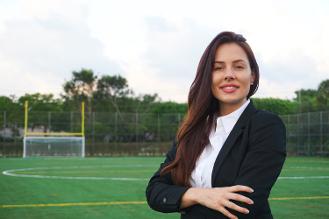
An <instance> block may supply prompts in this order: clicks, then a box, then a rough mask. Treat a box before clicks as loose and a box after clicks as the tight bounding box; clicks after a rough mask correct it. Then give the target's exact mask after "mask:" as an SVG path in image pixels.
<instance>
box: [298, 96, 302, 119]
mask: <svg viewBox="0 0 329 219" xmlns="http://www.w3.org/2000/svg"><path fill="white" fill-rule="evenodd" d="M298 101H299V112H300V113H301V112H302V91H301V90H299V91H298Z"/></svg>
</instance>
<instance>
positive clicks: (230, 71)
mask: <svg viewBox="0 0 329 219" xmlns="http://www.w3.org/2000/svg"><path fill="white" fill-rule="evenodd" d="M234 78H235V72H234V70H233V69H232V68H227V70H226V71H225V80H230V79H231V80H232V79H234Z"/></svg>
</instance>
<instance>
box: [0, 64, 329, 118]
mask: <svg viewBox="0 0 329 219" xmlns="http://www.w3.org/2000/svg"><path fill="white" fill-rule="evenodd" d="M295 94H296V98H294V99H292V100H289V99H279V98H252V99H253V101H254V103H255V105H256V107H258V108H259V109H264V110H268V111H272V112H274V113H276V114H279V115H287V114H294V113H302V112H314V111H325V110H328V109H329V79H327V80H324V81H322V82H321V83H320V84H319V86H318V89H301V90H297V91H295ZM26 100H27V101H29V106H30V108H31V109H32V110H33V111H44V112H45V111H52V112H68V111H77V112H79V110H80V109H79V107H80V103H81V101H84V102H85V103H86V113H87V114H88V113H89V114H90V113H91V112H117V113H118V114H119V116H120V114H121V113H123V112H124V113H127V112H134V113H135V112H138V113H159V114H162V113H183V114H184V113H185V112H186V110H187V104H186V103H176V102H172V101H161V99H160V97H159V96H158V94H143V95H135V94H134V91H133V90H132V89H131V88H130V87H129V85H128V81H127V79H125V78H124V77H122V76H120V75H103V76H100V77H98V76H97V75H95V73H94V72H93V70H91V69H81V70H80V71H73V72H72V78H71V80H69V81H66V82H65V83H64V84H63V92H62V93H61V95H60V97H57V98H56V97H55V96H54V95H53V94H41V93H34V94H25V95H23V96H21V97H15V96H0V112H4V111H6V112H8V116H7V118H6V119H7V120H8V121H10V120H12V119H17V116H19V115H21V116H23V113H22V110H23V108H24V102H25V101H26Z"/></svg>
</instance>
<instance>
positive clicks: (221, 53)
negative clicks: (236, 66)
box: [215, 43, 249, 63]
mask: <svg viewBox="0 0 329 219" xmlns="http://www.w3.org/2000/svg"><path fill="white" fill-rule="evenodd" d="M236 60H243V61H245V62H247V63H249V61H248V57H247V54H246V52H245V51H244V50H243V49H242V48H241V47H240V46H239V45H238V44H236V43H225V44H223V45H221V46H219V47H218V48H217V50H216V55H215V62H234V61H236Z"/></svg>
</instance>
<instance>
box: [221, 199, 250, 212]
mask: <svg viewBox="0 0 329 219" xmlns="http://www.w3.org/2000/svg"><path fill="white" fill-rule="evenodd" d="M224 206H225V207H227V208H230V209H232V210H235V211H237V212H240V213H243V214H249V210H248V209H246V208H243V207H240V206H238V205H236V204H235V203H233V202H230V201H226V202H225V203H224Z"/></svg>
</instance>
